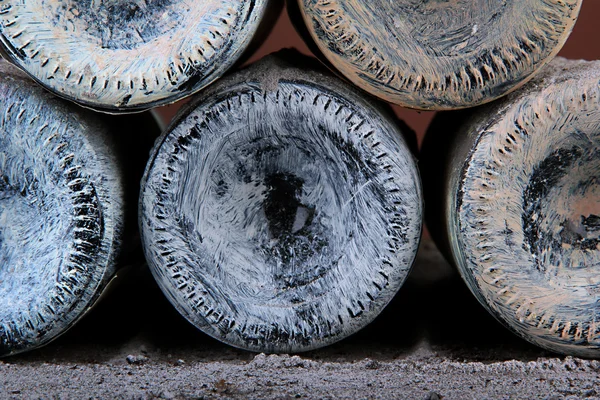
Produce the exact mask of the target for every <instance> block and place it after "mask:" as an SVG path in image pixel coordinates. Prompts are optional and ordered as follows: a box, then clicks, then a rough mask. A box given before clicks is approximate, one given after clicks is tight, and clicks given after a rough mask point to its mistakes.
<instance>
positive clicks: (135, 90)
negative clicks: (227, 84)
mask: <svg viewBox="0 0 600 400" xmlns="http://www.w3.org/2000/svg"><path fill="white" fill-rule="evenodd" d="M268 3H269V1H268V0H252V1H239V0H238V1H228V2H222V1H215V0H210V1H202V2H182V1H178V0H148V1H127V2H115V1H106V0H105V1H94V2H92V4H83V2H80V1H72V2H63V1H58V0H52V1H40V0H31V1H27V2H20V1H14V0H8V1H5V2H3V6H2V13H0V41H1V44H2V48H3V52H4V53H5V55H6V56H7V59H9V60H10V61H11V62H13V63H14V64H16V65H17V66H19V67H20V68H22V69H23V70H24V71H26V72H27V73H28V74H30V75H31V76H32V77H33V78H34V79H36V80H37V81H38V82H39V83H41V84H42V85H44V86H45V87H46V88H48V89H50V90H52V91H53V92H54V93H56V94H58V95H60V96H62V97H65V98H67V99H69V100H73V101H76V102H78V103H80V104H82V105H85V106H88V107H92V108H94V109H97V110H101V111H108V112H125V111H138V110H143V109H147V108H150V107H154V106H158V105H164V104H168V103H172V102H174V101H176V100H179V99H181V98H183V97H186V96H188V95H190V94H192V93H194V92H196V91H198V90H200V89H201V88H203V87H204V86H206V85H208V84H209V83H211V82H212V81H213V80H215V79H217V78H219V77H220V76H221V75H222V74H223V73H224V72H225V71H226V70H227V69H229V68H230V67H231V66H232V65H233V64H234V63H235V62H236V61H237V60H238V58H239V57H240V56H241V55H242V53H243V52H244V50H245V49H246V48H247V47H248V45H249V44H250V42H251V40H252V37H253V36H254V34H255V33H256V31H257V30H258V28H259V25H260V22H261V20H262V17H263V15H264V14H265V13H266V12H267V7H268Z"/></svg>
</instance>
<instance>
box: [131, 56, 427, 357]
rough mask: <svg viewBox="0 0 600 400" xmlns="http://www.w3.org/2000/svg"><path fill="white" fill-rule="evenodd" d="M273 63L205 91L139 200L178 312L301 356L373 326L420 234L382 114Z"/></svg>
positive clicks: (169, 136)
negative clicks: (370, 323) (364, 327)
mask: <svg viewBox="0 0 600 400" xmlns="http://www.w3.org/2000/svg"><path fill="white" fill-rule="evenodd" d="M300 64H301V62H297V63H296V62H294V65H292V63H291V62H283V61H281V60H280V59H279V58H278V57H273V56H272V57H270V58H268V59H267V60H264V61H262V62H260V63H259V64H258V65H255V66H253V67H251V68H249V69H247V70H244V71H242V72H240V73H237V74H235V75H233V76H231V77H229V78H226V79H225V80H223V81H221V82H219V83H218V84H217V85H215V86H213V87H211V88H209V89H208V90H207V91H206V92H205V93H203V94H202V96H201V97H200V98H198V99H196V100H195V101H194V102H193V104H192V105H191V106H190V108H188V109H187V111H186V112H184V113H183V114H182V115H181V116H180V119H179V120H178V122H177V123H176V124H175V125H173V126H172V128H171V130H170V131H169V132H168V133H166V134H165V135H164V136H163V137H162V138H161V139H160V140H159V142H158V143H159V144H158V145H157V147H156V148H155V151H154V155H153V156H152V157H151V161H150V163H149V165H148V168H147V170H146V176H145V182H144V183H143V189H142V194H141V199H140V218H141V220H140V226H141V230H142V236H143V243H144V246H145V252H146V257H147V259H148V262H149V265H150V267H151V269H152V271H153V274H154V276H155V277H156V279H157V281H158V282H159V285H160V286H161V288H162V290H163V291H164V293H165V294H166V295H167V297H168V298H169V300H170V301H171V302H172V303H173V304H174V305H175V307H176V308H177V309H178V310H179V311H180V312H181V313H182V314H183V315H184V316H185V317H186V318H187V319H188V320H189V321H190V322H192V323H193V324H194V325H196V326H197V327H198V328H199V329H201V330H203V331H204V332H206V333H208V334H209V335H212V336H214V337H215V338H217V339H219V340H221V341H224V342H226V343H229V344H231V345H233V346H236V347H241V348H244V349H249V350H253V351H261V352H297V351H305V350H310V349H314V348H317V347H321V346H325V345H327V344H330V343H333V342H335V341H338V340H340V339H342V338H344V337H346V336H348V335H350V334H352V333H354V332H356V331H357V330H359V329H360V328H362V327H363V326H365V325H367V324H368V323H369V322H370V321H371V320H372V319H373V318H375V316H376V315H377V314H379V312H380V311H381V310H382V309H383V308H384V307H385V305H386V304H387V303H388V302H389V301H390V300H391V298H392V297H393V296H394V294H395V293H396V292H397V290H398V289H399V288H400V286H401V285H402V283H403V281H404V279H405V278H406V276H407V274H408V272H409V270H410V268H411V266H412V263H413V260H414V257H415V254H416V251H417V247H418V243H419V238H420V233H421V215H422V204H421V189H420V181H419V177H418V173H417V170H416V166H415V164H414V161H413V158H412V156H411V154H410V151H409V150H408V148H407V146H406V143H405V142H404V139H403V138H402V136H401V132H400V131H399V130H398V128H397V127H396V126H395V125H394V123H393V121H392V119H391V117H389V116H387V114H385V113H383V112H381V111H380V110H379V109H378V108H376V107H374V106H373V105H372V104H371V103H372V100H370V99H365V98H363V97H361V96H360V94H358V93H357V92H356V91H355V90H354V89H352V88H350V87H348V86H347V85H345V84H343V83H342V82H340V81H338V80H337V79H335V78H333V77H331V76H328V75H324V74H321V73H317V72H312V71H310V70H306V69H302V68H301V67H299V66H298V65H300Z"/></svg>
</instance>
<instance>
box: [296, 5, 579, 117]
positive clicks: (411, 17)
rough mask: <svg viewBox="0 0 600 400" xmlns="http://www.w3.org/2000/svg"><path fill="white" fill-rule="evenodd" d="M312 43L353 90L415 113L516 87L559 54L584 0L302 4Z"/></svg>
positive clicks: (467, 103) (459, 105) (489, 96)
mask: <svg viewBox="0 0 600 400" xmlns="http://www.w3.org/2000/svg"><path fill="white" fill-rule="evenodd" d="M297 1H298V2H299V5H300V9H301V12H302V15H303V17H304V21H305V23H306V24H307V25H308V27H309V31H310V33H311V36H312V39H313V40H314V41H315V42H316V44H317V45H318V47H319V49H320V50H321V51H322V52H323V54H324V56H325V57H327V59H328V60H329V61H330V62H331V63H332V64H333V66H334V67H335V68H336V69H337V70H338V71H339V72H340V73H342V74H343V75H344V76H346V77H347V78H348V79H350V80H351V81H352V82H353V83H355V84H356V85H358V86H359V87H361V88H362V89H364V90H366V91H368V92H369V93H371V94H373V95H376V96H378V97H380V98H382V99H384V100H386V101H389V102H392V103H395V104H399V105H402V106H405V107H411V108H418V109H438V110H441V109H457V108H465V107H471V106H475V105H478V104H482V103H486V102H488V101H491V100H493V99H495V98H498V97H500V96H502V95H504V94H506V93H508V92H510V91H511V90H514V89H516V88H517V87H519V86H520V85H521V84H523V83H524V82H525V81H526V80H528V79H529V78H530V77H531V76H532V74H534V73H535V72H536V71H537V70H538V69H539V68H540V67H541V66H543V65H544V64H545V63H546V62H548V61H549V60H551V59H552V58H553V57H554V56H555V55H556V53H558V51H559V50H560V48H561V47H562V45H563V44H564V42H565V41H566V39H567V37H568V35H569V34H570V32H571V30H572V28H573V26H574V23H575V20H576V19H577V16H578V13H579V9H580V7H581V0H568V1H562V0H524V1H517V0H501V1H499V0H478V1H467V0H451V1H420V0H419V1H412V0H402V1H395V2H387V1H380V0H378V1H370V2H358V1H354V0H297Z"/></svg>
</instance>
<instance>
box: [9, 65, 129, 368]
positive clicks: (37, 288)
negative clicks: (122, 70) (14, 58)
mask: <svg viewBox="0 0 600 400" xmlns="http://www.w3.org/2000/svg"><path fill="white" fill-rule="evenodd" d="M0 73H1V76H2V79H1V80H0V94H1V96H0V98H1V100H0V148H1V149H2V151H1V152H0V356H4V355H10V354H15V353H19V352H23V351H26V350H31V349H33V348H36V347H39V346H41V345H43V344H46V343H47V342H49V341H50V340H53V339H54V338H56V337H57V336H58V335H60V334H62V333H63V332H64V331H66V330H67V329H68V328H69V327H70V326H72V325H73V324H74V323H75V322H76V321H77V320H78V319H79V318H80V317H81V316H82V315H83V314H84V313H85V312H86V311H87V310H88V309H89V307H91V306H92V305H93V303H94V302H95V300H96V299H97V298H98V296H99V294H100V291H101V290H102V289H103V286H104V285H106V283H107V282H108V280H109V279H110V278H111V277H112V275H113V274H114V272H115V265H114V261H115V257H116V252H117V250H118V248H119V243H120V240H121V239H120V232H121V227H122V223H123V215H122V211H121V208H122V204H121V203H122V188H121V182H120V178H119V175H118V173H117V169H116V168H117V167H116V165H115V164H116V160H115V159H114V156H113V155H112V154H111V151H110V150H109V148H108V147H107V144H106V143H105V140H106V135H107V132H106V130H105V128H104V127H103V126H102V125H100V124H99V123H98V122H97V121H95V120H94V118H93V116H91V115H87V114H85V115H84V114H83V113H81V112H80V111H78V110H74V109H73V108H70V107H68V106H67V105H66V104H65V103H63V102H62V101H59V100H57V99H55V98H54V97H53V96H51V95H50V94H48V93H47V92H45V91H44V90H42V89H41V88H39V87H38V86H37V85H35V84H34V83H33V82H31V81H30V80H29V79H28V78H27V77H25V76H24V74H22V73H20V72H19V71H18V70H17V69H16V68H14V67H13V66H10V65H9V64H8V63H6V62H5V61H0Z"/></svg>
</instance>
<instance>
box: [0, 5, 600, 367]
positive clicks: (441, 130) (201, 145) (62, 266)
mask: <svg viewBox="0 0 600 400" xmlns="http://www.w3.org/2000/svg"><path fill="white" fill-rule="evenodd" d="M581 3H582V0H524V1H519V2H517V1H514V0H505V1H502V2H492V1H478V2H473V1H467V0H453V1H449V2H443V3H441V2H424V1H412V0H401V1H396V2H393V3H390V2H387V1H381V0H373V1H370V2H366V3H365V2H356V1H350V0H327V1H324V0H297V2H296V1H293V0H290V1H288V11H289V15H290V16H291V19H292V21H293V22H294V23H295V25H296V28H297V30H298V32H299V33H300V34H301V35H302V36H303V38H304V39H305V40H306V43H307V44H308V46H309V47H310V48H311V50H312V51H313V52H314V54H315V55H316V56H317V59H315V58H312V57H307V56H303V55H300V54H299V53H298V52H296V51H293V50H285V51H281V52H279V53H277V54H274V55H270V56H268V57H265V58H264V59H263V60H261V61H259V62H256V63H254V64H252V65H250V66H248V67H245V68H241V69H240V68H237V67H238V66H240V65H241V64H242V62H243V61H244V59H245V58H246V56H247V55H248V54H251V53H252V51H253V49H255V48H256V46H257V45H258V44H260V43H261V40H262V39H263V38H264V37H265V36H266V34H267V33H268V31H269V29H270V28H271V27H272V26H273V22H274V20H275V17H276V16H277V15H278V13H279V12H280V9H281V7H280V6H281V3H280V2H277V1H276V0H273V1H267V0H256V1H251V2H249V1H242V0H234V1H229V2H218V1H213V0H211V1H206V2H203V3H202V4H198V5H191V4H190V3H187V2H186V3H184V2H179V1H168V2H165V1H145V2H130V3H123V4H113V3H112V2H93V4H92V5H90V6H85V7H84V6H82V5H80V4H79V3H78V2H73V3H69V4H67V3H62V2H38V1H31V2H30V1H28V2H26V3H24V2H17V1H13V0H6V1H5V2H4V3H3V5H2V6H1V7H2V8H0V9H1V10H2V12H1V13H0V49H1V52H2V55H3V57H4V58H5V59H6V61H3V62H2V63H0V73H1V74H2V77H1V79H0V92H2V94H3V96H2V103H1V104H0V107H1V110H0V111H1V112H0V116H2V119H0V144H1V146H0V148H1V150H0V305H1V307H0V355H9V354H15V353H19V352H22V351H26V350H30V349H34V348H36V347H39V346H41V345H44V344H46V343H48V342H49V341H51V340H52V339H54V338H56V337H58V336H59V335H60V334H62V333H63V332H64V331H65V330H66V329H68V328H69V327H70V326H72V325H73V324H74V323H75V322H76V321H78V320H79V319H80V318H81V317H82V316H83V315H84V314H86V312H87V311H88V310H89V309H90V307H91V306H92V305H94V304H95V303H96V301H97V299H98V298H99V297H100V295H101V293H103V292H104V291H105V289H106V287H107V286H108V284H109V282H111V281H112V280H113V279H114V277H115V276H116V275H118V271H119V268H121V267H122V266H123V265H125V264H128V263H129V264H131V263H144V260H145V262H147V265H148V268H149V270H150V271H151V273H152V275H153V276H154V278H155V279H156V282H157V283H158V286H159V287H160V288H161V289H162V291H163V293H164V295H165V296H166V297H167V299H168V300H169V301H170V302H171V303H172V305H173V306H174V307H175V308H176V309H177V310H178V311H179V313H181V315H183V316H184V317H185V318H186V319H187V320H188V321H189V322H190V323H191V324H193V325H194V326H196V327H197V328H198V329H200V330H201V331H203V332H205V333H207V334H208V335H210V336H212V337H215V338H217V339H219V340H221V341H223V342H225V343H228V344H230V345H232V346H236V347H239V348H242V349H247V350H251V351H257V352H299V351H306V350H311V349H315V348H319V347H322V346H326V345H329V344H332V343H334V342H336V341H339V340H341V339H343V338H345V337H347V336H349V335H351V334H353V333H355V332H357V331H358V330H360V329H362V328H363V327H365V326H366V325H367V324H369V323H370V322H372V321H373V319H374V318H375V317H376V316H377V315H379V314H380V313H381V312H382V310H383V309H384V308H385V307H386V305H387V304H388V303H389V302H390V301H391V300H392V298H394V296H395V295H396V294H397V292H398V291H399V290H400V288H401V287H402V285H403V284H404V282H405V281H406V279H407V277H408V275H409V273H410V271H411V268H412V266H413V264H414V261H415V258H416V255H417V250H418V247H419V242H420V238H421V235H422V226H423V218H424V213H423V210H424V204H426V205H427V210H428V211H427V221H428V224H429V225H428V226H429V229H430V231H431V234H432V236H433V238H434V239H435V241H436V242H437V244H438V246H439V247H440V249H441V250H442V252H443V253H444V254H445V256H446V257H447V258H448V260H449V261H450V262H451V263H452V264H454V265H455V266H456V268H457V269H458V271H459V272H460V275H461V276H462V277H463V278H464V280H465V282H466V284H467V286H468V287H469V288H470V289H471V291H472V292H473V294H474V296H475V298H477V299H478V300H479V301H480V302H481V303H482V304H483V306H484V307H485V308H486V309H487V310H488V311H489V312H490V313H491V314H492V315H494V317H496V318H497V319H498V320H499V321H500V322H501V323H502V324H504V325H505V326H507V327H508V328H509V329H510V330H512V331H514V332H515V333H516V334H517V335H519V336H521V337H523V338H524V339H526V340H528V341H530V342H532V343H534V344H536V345H539V346H541V347H544V348H546V349H549V350H552V351H557V352H560V353H564V354H571V355H578V356H585V357H597V356H598V355H599V351H600V322H596V321H598V320H600V317H599V315H600V306H599V304H600V278H598V274H596V273H595V268H596V265H597V264H598V261H597V260H598V259H600V257H599V256H598V254H597V252H598V251H599V249H600V189H598V187H600V186H598V179H600V178H598V177H596V173H595V165H596V162H598V161H597V160H598V159H599V158H598V154H600V147H599V146H598V143H597V142H596V141H597V140H598V136H599V135H600V112H599V111H598V110H600V107H599V104H598V102H599V98H600V62H583V61H580V62H574V61H566V60H564V59H555V60H553V59H554V57H555V56H556V54H557V53H558V52H559V50H560V49H561V47H562V46H563V44H564V43H565V42H566V40H567V38H568V37H569V34H570V33H571V30H572V29H573V26H574V24H575V22H576V20H577V16H578V14H579V11H580V8H581ZM318 60H320V61H318ZM326 67H328V68H326ZM233 69H237V70H236V71H233ZM229 70H232V72H229V73H228V71H229ZM226 73H227V74H226ZM214 81H216V82H214ZM213 82H214V83H213ZM42 87H43V88H45V89H47V91H45V90H44V89H43V88H42ZM51 93H52V94H51ZM55 95H57V96H58V97H61V98H62V99H59V98H57V97H55ZM188 97H189V98H190V101H189V102H188V103H187V104H186V105H185V106H183V107H182V109H181V110H180V112H179V114H178V115H177V116H176V117H175V118H174V119H173V120H172V121H171V123H170V125H169V126H168V127H166V128H165V129H163V132H162V134H161V135H158V134H157V133H155V132H156V127H155V126H153V124H154V123H153V122H152V117H151V116H150V114H148V113H142V114H139V115H137V114H131V113H138V112H142V111H147V110H150V109H152V108H155V107H158V106H162V105H167V104H171V103H173V102H176V101H178V100H182V99H184V98H188ZM385 102H388V103H392V104H396V105H401V106H405V107H410V108H415V109H422V110H438V111H443V110H457V109H460V110H459V111H444V112H441V113H439V114H438V116H437V117H436V119H435V120H434V122H433V123H432V125H431V127H430V129H429V132H428V133H427V136H426V139H425V144H424V146H423V149H422V151H421V156H420V157H421V162H420V169H421V171H422V173H423V187H424V189H425V191H424V194H423V192H422V189H421V186H422V184H421V177H420V173H419V171H418V168H417V163H416V156H417V154H416V153H417V148H416V137H415V135H414V133H413V132H412V131H411V130H410V129H409V128H408V127H407V126H406V125H405V124H404V123H402V122H401V121H399V120H398V119H397V118H396V117H395V115H394V113H393V110H392V109H391V107H390V106H389V105H388V104H386V103H385ZM82 106H83V107H85V109H84V108H81V107H82ZM109 114H128V116H126V117H120V118H117V117H115V116H110V115H109ZM154 125H155V124H154ZM127 130H130V132H127ZM131 130H133V131H134V132H131ZM132 139H135V140H139V141H140V142H139V143H142V144H137V145H135V146H133V147H132V145H131V143H132ZM155 139H156V141H155V144H154V147H153V149H152V150H151V151H150V152H148V149H149V147H150V143H151V142H152V141H154V140H155ZM144 143H145V144H146V145H143V144H144ZM144 166H145V172H143V177H142V170H143V169H144ZM140 180H141V181H140ZM138 199H139V208H138V210H137V218H136V213H135V208H136V203H137V202H138ZM132 207H133V210H132ZM132 221H133V223H132ZM136 221H137V223H138V224H139V235H137V234H136V228H135V225H136ZM138 247H141V248H142V249H143V253H144V255H145V258H144V260H142V259H136V258H135V254H137V252H136V251H135V249H136V248H138ZM125 284H126V283H125ZM457 312H458V310H457Z"/></svg>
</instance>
